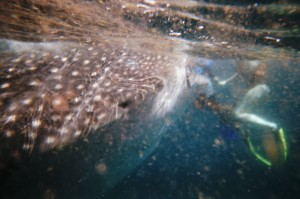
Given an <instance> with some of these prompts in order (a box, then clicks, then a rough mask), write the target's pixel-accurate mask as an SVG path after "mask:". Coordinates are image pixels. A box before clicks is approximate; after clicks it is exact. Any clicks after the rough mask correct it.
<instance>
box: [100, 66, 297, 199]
mask: <svg viewBox="0 0 300 199" xmlns="http://www.w3.org/2000/svg"><path fill="white" fill-rule="evenodd" d="M272 64H274V67H272V70H269V71H268V76H267V84H268V85H269V86H270V89H271V93H270V95H271V96H272V97H270V98H269V99H268V100H267V102H266V104H264V107H265V111H266V112H267V113H269V114H271V115H272V116H270V117H271V118H272V119H274V121H276V122H277V123H278V124H279V126H281V127H283V128H284V130H285V132H286V137H287V142H288V157H287V160H286V161H285V162H284V164H283V165H281V166H279V167H278V168H274V167H273V168H270V167H267V166H266V165H264V164H263V163H261V162H260V161H258V160H257V159H256V158H255V157H254V156H253V154H252V153H251V152H250V151H249V148H248V147H247V146H246V144H245V142H243V141H242V140H241V139H224V137H222V129H221V128H220V125H219V116H218V115H217V114H214V113H212V112H210V111H209V110H197V109H194V108H193V107H192V105H191V109H189V110H188V111H187V112H186V114H185V117H184V118H182V119H180V121H178V122H177V125H175V126H173V127H171V128H170V129H169V130H168V132H167V135H166V136H165V137H164V138H163V139H162V141H161V143H160V145H159V147H158V148H157V149H156V151H155V152H154V153H153V154H152V155H151V156H150V157H149V158H148V159H147V160H146V161H144V162H143V164H142V165H140V166H139V167H138V168H137V169H136V170H135V171H134V172H132V173H131V174H130V175H128V176H127V177H126V178H125V179H124V180H123V181H122V182H121V183H120V184H119V185H118V186H117V187H115V188H114V189H113V190H111V191H110V192H109V193H108V194H107V195H106V197H105V198H149V199H150V198H161V199H182V198H201V199H202V198H249V199H251V198H274V199H277V198H299V196H300V189H299V187H300V169H299V163H300V157H299V156H300V155H299V150H300V143H299V140H300V135H299V130H300V124H299V119H300V114H299V111H300V109H299V105H300V100H299V96H300V91H299V89H298V88H299V86H300V81H299V74H300V72H299V70H298V67H299V65H297V64H290V65H289V66H288V67H282V66H281V65H280V64H276V63H275V62H274V63H272ZM276 65H277V66H276ZM291 71H293V72H291ZM231 86H233V85H231ZM226 91H228V90H226V89H225V92H224V91H223V94H224V95H225V96H226V95H228V93H226ZM258 136H259V135H258ZM220 142H221V143H220Z"/></svg>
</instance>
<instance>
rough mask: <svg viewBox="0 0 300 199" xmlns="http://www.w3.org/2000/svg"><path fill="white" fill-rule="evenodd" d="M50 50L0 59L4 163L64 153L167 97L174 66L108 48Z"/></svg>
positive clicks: (4, 55) (159, 57) (97, 45)
mask: <svg viewBox="0 0 300 199" xmlns="http://www.w3.org/2000/svg"><path fill="white" fill-rule="evenodd" d="M21 45H25V46H26V44H21ZM49 46H51V47H49ZM49 46H48V47H45V46H39V45H38V44H36V45H35V44H33V46H31V48H30V49H21V50H16V49H13V50H11V49H10V50H8V51H7V52H4V53H1V57H0V65H1V69H0V76H1V83H0V112H1V116H0V131H1V135H0V136H1V138H0V139H1V140H0V143H3V144H1V156H2V158H6V157H5V156H12V157H13V158H14V159H18V158H22V157H27V156H28V155H30V154H31V153H32V152H34V151H46V150H49V149H52V148H60V147H62V146H65V145H66V144H69V143H72V142H74V141H75V140H77V139H78V138H79V137H82V136H86V135H88V134H89V133H91V132H95V131H97V130H98V129H99V128H100V127H102V126H104V125H106V124H108V123H110V122H112V121H114V120H118V119H122V118H124V117H126V116H127V114H128V110H129V109H130V107H131V106H136V105H138V104H140V103H141V102H143V101H144V100H145V99H146V98H147V97H148V96H150V95H156V94H157V92H159V91H160V90H161V88H162V87H163V80H162V79H161V78H159V77H158V73H159V72H160V73H161V67H165V66H166V65H167V63H169V62H170V61H169V60H168V57H167V56H162V55H157V54H156V53H155V54H151V52H149V53H145V52H144V53H140V52H136V51H135V50H132V51H130V50H129V49H128V48H126V49H125V48H120V47H113V46H111V45H108V44H105V43H87V44H81V43H78V44H77V43H64V44H63V45H61V43H59V44H57V43H53V44H51V43H50V44H49ZM59 48H61V49H59ZM53 49H55V50H53Z"/></svg>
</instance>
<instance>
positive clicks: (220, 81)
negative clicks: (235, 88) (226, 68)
mask: <svg viewBox="0 0 300 199" xmlns="http://www.w3.org/2000/svg"><path fill="white" fill-rule="evenodd" d="M237 75H238V73H234V74H233V75H232V76H231V77H229V78H228V79H225V80H220V79H219V78H218V77H217V76H215V77H213V80H214V81H216V82H217V83H218V84H219V85H220V86H225V85H226V84H227V83H228V82H230V81H232V80H233V79H234V78H235V77H236V76H237Z"/></svg>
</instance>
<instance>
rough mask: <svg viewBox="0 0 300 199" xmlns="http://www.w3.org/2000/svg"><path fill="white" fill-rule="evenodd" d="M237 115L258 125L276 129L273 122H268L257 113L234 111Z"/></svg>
mask: <svg viewBox="0 0 300 199" xmlns="http://www.w3.org/2000/svg"><path fill="white" fill-rule="evenodd" d="M236 115H237V117H238V118H239V119H241V120H243V121H247V122H252V123H255V124H258V125H262V126H266V127H270V128H272V129H273V130H276V129H277V124H275V123H273V122H269V121H267V120H265V119H263V118H261V117H259V116H257V115H254V114H251V113H236Z"/></svg>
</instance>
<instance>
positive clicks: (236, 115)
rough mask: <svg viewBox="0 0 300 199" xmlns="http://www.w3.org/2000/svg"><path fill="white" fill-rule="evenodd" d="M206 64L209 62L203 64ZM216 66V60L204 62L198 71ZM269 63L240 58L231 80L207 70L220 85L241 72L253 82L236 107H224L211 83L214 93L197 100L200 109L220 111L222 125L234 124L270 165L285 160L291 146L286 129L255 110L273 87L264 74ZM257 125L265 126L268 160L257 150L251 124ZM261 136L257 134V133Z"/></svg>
mask: <svg viewBox="0 0 300 199" xmlns="http://www.w3.org/2000/svg"><path fill="white" fill-rule="evenodd" d="M203 64H204V65H205V66H204V67H203ZM211 66H212V61H210V62H209V61H206V62H202V64H201V65H200V66H199V67H201V69H198V66H197V67H196V69H195V70H196V71H195V72H198V73H199V72H202V73H200V74H201V75H204V73H203V71H206V70H210V69H211ZM265 71H266V65H265V64H263V63H261V62H259V61H243V62H242V61H239V62H238V67H237V72H236V73H235V74H234V75H233V76H231V77H230V78H228V79H227V80H220V79H219V78H218V77H215V76H213V75H212V74H211V72H206V73H205V75H207V76H208V77H209V78H210V79H211V80H214V81H216V82H217V84H218V85H222V86H224V85H226V84H227V83H228V82H229V81H232V80H233V79H234V78H235V77H236V76H237V75H241V76H242V77H243V78H244V79H246V80H247V82H249V84H250V86H251V87H252V88H251V89H249V90H248V92H247V93H246V94H245V96H244V97H243V98H242V100H241V101H240V103H238V105H237V106H236V107H231V106H224V105H221V104H220V103H218V102H217V101H216V100H215V96H214V90H213V87H212V85H211V82H210V83H209V84H208V87H207V90H208V91H210V92H205V94H200V95H199V96H198V97H197V99H196V100H195V101H194V105H195V107H196V108H200V109H201V108H203V107H208V108H209V109H210V110H212V111H214V112H216V113H218V115H219V116H220V120H221V121H220V122H221V124H224V125H227V126H231V127H232V128H234V129H235V131H236V132H237V133H238V134H239V135H240V136H241V138H242V139H243V140H244V141H245V142H246V143H247V145H248V147H249V149H250V151H251V152H252V153H253V154H254V155H255V156H256V158H258V159H259V160H260V161H261V162H263V163H264V164H266V165H268V166H272V165H274V164H278V163H281V162H282V160H285V159H286V156H287V147H286V141H285V136H284V131H283V129H282V128H280V129H278V127H277V124H276V123H274V122H271V121H268V120H266V119H265V118H262V117H261V116H258V115H256V114H255V113H253V112H251V111H252V110H253V108H254V107H255V106H256V105H257V104H260V103H262V102H263V100H264V99H265V98H266V97H267V96H268V94H269V92H270V89H269V88H268V86H267V85H266V84H264V77H265V74H266V72H265ZM251 124H252V125H253V124H254V125H255V126H258V127H260V128H262V129H264V131H265V132H264V134H263V135H260V136H262V140H263V145H264V147H263V148H264V151H265V153H266V154H267V156H268V159H267V158H265V157H263V156H262V155H260V153H259V152H257V151H256V149H255V147H254V145H253V143H252V139H251V134H253V133H251V132H252V131H251V130H249V128H248V126H249V125H251ZM256 137H257V136H256Z"/></svg>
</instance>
